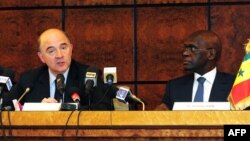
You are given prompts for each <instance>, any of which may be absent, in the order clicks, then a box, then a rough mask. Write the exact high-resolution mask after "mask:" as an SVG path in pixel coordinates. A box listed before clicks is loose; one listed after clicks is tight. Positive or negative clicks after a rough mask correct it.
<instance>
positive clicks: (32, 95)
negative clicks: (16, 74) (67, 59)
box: [10, 60, 117, 110]
mask: <svg viewBox="0 0 250 141" xmlns="http://www.w3.org/2000/svg"><path fill="white" fill-rule="evenodd" d="M87 68H88V66H87V65H82V64H79V63H78V62H76V61H74V60H72V62H71V65H70V69H69V73H68V77H67V80H66V90H65V98H64V102H65V103H67V102H73V100H72V98H71V94H70V93H69V92H68V90H69V89H70V88H71V87H77V88H79V90H80V94H79V95H80V99H81V100H80V104H81V109H86V110H88V109H89V106H88V105H89V95H87V94H85V84H84V83H85V75H86V71H87ZM99 74H100V73H99ZM97 80H98V81H97V87H94V91H93V93H92V94H91V95H90V103H91V107H90V110H113V109H114V108H113V103H112V98H114V97H115V94H116V91H117V88H115V87H108V86H106V85H105V84H104V83H103V81H102V79H101V78H100V77H98V79H97ZM28 87H29V88H30V92H29V93H27V94H26V95H25V96H24V97H23V99H22V100H21V103H22V104H23V103H24V102H41V101H42V99H43V98H45V97H46V98H48V97H50V86H49V72H48V67H47V66H42V67H40V68H37V69H34V70H30V71H27V72H25V73H23V74H21V76H20V80H19V82H18V83H17V84H16V85H15V86H14V87H13V88H12V89H11V92H10V95H11V96H12V98H11V99H18V98H20V97H21V95H22V94H23V93H24V91H25V89H26V88H28Z"/></svg>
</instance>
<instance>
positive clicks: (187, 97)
mask: <svg viewBox="0 0 250 141" xmlns="http://www.w3.org/2000/svg"><path fill="white" fill-rule="evenodd" d="M193 83H194V75H193V74H190V75H188V76H187V77H186V78H185V79H184V80H183V82H182V87H180V88H181V90H180V91H182V92H181V93H182V96H181V97H183V99H182V100H183V101H192V91H193Z"/></svg>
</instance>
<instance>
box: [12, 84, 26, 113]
mask: <svg viewBox="0 0 250 141" xmlns="http://www.w3.org/2000/svg"><path fill="white" fill-rule="evenodd" d="M29 91H30V88H29V87H27V88H26V89H25V91H24V92H23V94H22V95H21V96H20V97H19V99H18V100H16V99H13V100H12V103H13V105H14V108H15V111H21V110H22V105H21V103H20V101H21V100H22V99H23V97H24V96H25V95H26V94H27V93H28V92H29Z"/></svg>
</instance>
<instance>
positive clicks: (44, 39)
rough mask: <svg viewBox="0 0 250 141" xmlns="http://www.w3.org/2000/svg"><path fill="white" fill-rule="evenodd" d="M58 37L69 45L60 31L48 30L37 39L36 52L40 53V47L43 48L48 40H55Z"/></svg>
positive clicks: (55, 29) (67, 39) (66, 38)
mask: <svg viewBox="0 0 250 141" xmlns="http://www.w3.org/2000/svg"><path fill="white" fill-rule="evenodd" d="M58 37H61V38H65V40H66V41H67V42H68V43H69V44H70V40H69V38H68V37H67V35H66V34H65V33H64V32H63V31H62V30H60V29H57V28H50V29H47V30H45V31H44V32H43V33H42V34H41V35H40V36H39V38H38V51H40V49H41V47H42V46H44V43H46V42H47V41H48V40H50V39H56V38H58Z"/></svg>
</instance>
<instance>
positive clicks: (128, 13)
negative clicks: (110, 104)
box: [65, 8, 134, 81]
mask: <svg viewBox="0 0 250 141" xmlns="http://www.w3.org/2000/svg"><path fill="white" fill-rule="evenodd" d="M66 17H67V18H66V26H65V27H66V32H67V33H69V35H70V37H71V40H72V43H73V44H74V45H75V48H74V53H75V54H74V58H75V59H76V60H79V61H80V62H82V63H85V64H89V65H94V66H97V67H98V68H103V67H106V66H116V67H117V73H118V81H133V75H134V74H133V28H132V21H133V20H132V10H131V9H123V8H122V9H119V8H117V9H107V8H106V9H85V10H84V9H81V10H67V14H66Z"/></svg>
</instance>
